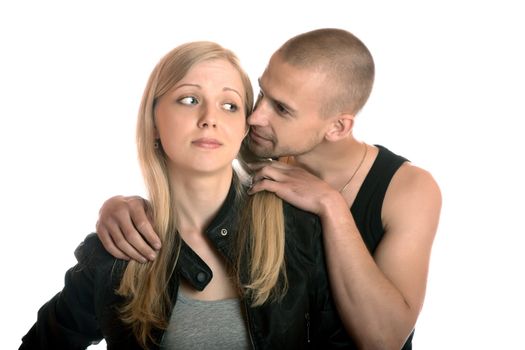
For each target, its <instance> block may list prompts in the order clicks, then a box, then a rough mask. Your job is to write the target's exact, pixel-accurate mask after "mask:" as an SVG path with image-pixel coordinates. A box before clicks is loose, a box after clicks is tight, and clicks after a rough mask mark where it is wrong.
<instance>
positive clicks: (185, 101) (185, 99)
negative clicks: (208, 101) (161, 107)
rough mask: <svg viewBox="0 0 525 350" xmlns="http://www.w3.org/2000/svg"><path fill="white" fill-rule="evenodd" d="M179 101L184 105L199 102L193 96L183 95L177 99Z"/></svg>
mask: <svg viewBox="0 0 525 350" xmlns="http://www.w3.org/2000/svg"><path fill="white" fill-rule="evenodd" d="M179 102H180V103H182V104H184V105H196V104H197V103H199V101H198V100H197V99H196V98H195V97H193V96H186V97H183V98H181V99H180V100H179Z"/></svg>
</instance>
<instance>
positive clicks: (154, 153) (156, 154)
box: [117, 41, 286, 348]
mask: <svg viewBox="0 0 525 350" xmlns="http://www.w3.org/2000/svg"><path fill="white" fill-rule="evenodd" d="M213 59H223V60H227V61H228V62H230V63H231V64H232V65H233V66H234V67H235V69H236V70H237V71H238V72H239V74H240V76H241V79H242V82H243V85H244V89H245V94H244V96H243V99H244V110H245V113H246V115H247V116H248V115H249V114H250V113H251V112H252V108H253V90H252V85H251V82H250V79H249V77H248V75H247V74H246V73H245V72H244V70H243V69H242V68H241V66H240V64H239V61H238V59H237V57H236V56H235V54H233V53H232V52H231V51H229V50H227V49H225V48H223V47H221V46H219V45H218V44H216V43H212V42H206V41H201V42H191V43H187V44H183V45H180V46H178V47H176V48H175V49H173V50H172V51H170V52H169V53H168V54H166V55H165V56H164V57H163V58H162V59H161V60H160V62H159V63H158V64H157V65H156V67H155V68H154V70H153V71H152V73H151V75H150V77H149V80H148V83H147V85H146V88H145V91H144V94H143V97H142V102H141V105H140V110H139V113H138V121H137V148H138V158H139V162H140V166H141V170H142V173H143V176H144V181H145V184H146V187H147V190H148V194H149V200H150V203H151V209H152V211H151V213H152V221H153V227H154V229H155V231H156V232H157V233H158V235H159V237H160V239H161V241H162V249H161V250H160V252H159V254H158V256H157V258H156V259H155V261H153V262H148V263H145V264H141V263H138V262H135V261H131V262H129V263H128V265H127V266H126V270H125V272H124V274H123V277H122V280H121V283H120V286H119V288H118V290H117V293H118V294H119V295H122V296H124V297H125V301H124V303H123V305H122V306H121V309H120V311H121V319H122V321H123V322H124V323H126V324H129V325H130V326H131V327H132V330H133V333H134V335H135V337H136V338H137V340H138V341H139V342H140V344H141V345H142V346H143V347H145V348H147V347H148V343H150V341H153V340H154V337H153V335H152V332H153V331H154V329H165V328H166V327H167V325H168V322H169V317H170V314H171V311H172V308H173V304H172V300H171V295H170V293H169V290H170V289H169V288H168V282H169V280H170V278H171V276H172V274H173V272H174V269H175V266H176V263H177V258H178V254H179V250H180V244H181V241H180V237H179V235H178V233H177V223H176V222H175V215H174V212H173V210H174V209H173V208H174V205H173V198H172V191H171V187H170V186H171V184H170V180H169V175H168V174H169V173H168V168H167V156H166V154H165V153H164V151H163V150H162V147H158V148H155V147H154V144H155V141H156V140H155V125H154V107H155V103H156V101H157V100H158V99H159V98H161V97H162V96H163V95H164V94H166V93H167V92H168V91H170V90H171V89H172V88H173V87H174V86H175V84H176V83H177V82H179V81H180V80H181V79H182V78H183V77H184V76H185V75H186V74H187V73H188V71H189V70H190V69H191V68H192V67H193V66H194V65H195V64H197V63H200V62H203V61H207V60H213ZM238 192H239V194H242V190H240V189H239V190H238ZM240 198H241V200H243V201H246V204H245V205H243V206H242V208H244V209H243V211H244V213H243V214H242V215H241V218H242V219H241V221H240V223H241V224H240V225H239V230H240V232H239V236H242V237H244V238H243V239H240V240H238V242H237V244H238V246H237V251H238V252H239V255H238V262H237V263H236V265H235V266H233V267H232V269H234V273H235V274H236V277H237V278H236V280H237V281H238V283H239V285H238V287H239V288H240V290H241V291H242V293H243V294H244V296H247V297H249V298H250V300H251V303H252V305H261V304H262V303H264V302H265V301H267V300H268V298H270V297H272V296H277V297H278V296H280V295H283V293H284V292H285V290H286V277H285V276H286V274H285V265H284V218H283V212H282V201H281V200H280V199H278V198H277V197H276V196H275V195H273V194H268V193H263V194H258V195H255V196H251V197H250V198H248V199H246V197H245V196H242V195H241V196H240ZM246 259H247V260H248V266H249V268H248V278H247V281H244V280H243V279H242V278H241V273H240V269H239V268H240V266H242V263H241V261H243V262H244V263H245V262H246ZM279 276H284V279H281V278H280V277H279ZM241 281H242V282H244V283H241ZM280 281H284V282H280Z"/></svg>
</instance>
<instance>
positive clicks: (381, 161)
mask: <svg viewBox="0 0 525 350" xmlns="http://www.w3.org/2000/svg"><path fill="white" fill-rule="evenodd" d="M375 146H376V147H377V148H378V149H379V153H378V154H377V158H376V160H375V161H374V164H372V168H371V169H370V171H369V172H368V175H367V176H366V178H365V181H363V184H362V185H361V188H360V189H359V192H358V193H357V196H356V198H355V200H354V203H353V204H352V207H351V208H350V212H351V213H352V216H353V217H354V221H355V223H356V225H357V228H358V229H359V233H360V234H361V237H362V238H363V241H364V242H365V244H366V247H367V248H368V251H369V252H370V254H374V252H375V250H376V248H377V246H378V245H379V242H380V241H381V239H382V238H383V235H384V234H385V229H384V227H383V223H382V221H381V209H382V207H383V200H384V199H385V194H386V190H387V188H388V185H389V184H390V181H391V180H392V177H393V176H394V174H395V173H396V171H397V170H398V169H399V167H400V166H401V165H402V164H403V163H404V162H406V161H407V159H406V158H403V157H401V156H398V155H397V154H395V153H392V152H391V151H389V150H388V149H387V148H385V147H383V146H380V145H375ZM413 335H414V332H412V334H410V337H409V338H408V340H407V342H406V343H405V345H404V346H403V349H402V350H410V349H412V337H413Z"/></svg>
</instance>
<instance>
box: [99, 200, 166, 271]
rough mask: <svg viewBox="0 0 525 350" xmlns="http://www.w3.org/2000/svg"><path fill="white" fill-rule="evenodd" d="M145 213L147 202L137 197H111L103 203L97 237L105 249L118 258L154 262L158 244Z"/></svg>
mask: <svg viewBox="0 0 525 350" xmlns="http://www.w3.org/2000/svg"><path fill="white" fill-rule="evenodd" d="M148 213H149V205H148V202H147V201H146V200H144V199H143V198H141V197H138V196H132V197H124V196H115V197H112V198H110V199H108V200H107V201H106V202H104V204H103V205H102V208H100V211H99V220H98V221H97V234H98V237H99V238H100V240H101V241H102V244H103V245H104V247H105V248H106V250H107V251H108V252H109V253H110V254H111V255H113V256H114V257H116V258H119V259H124V260H129V259H133V260H136V261H138V262H142V263H145V262H146V261H147V260H154V259H155V257H156V256H157V253H156V251H157V250H159V249H160V247H161V243H160V239H159V237H158V235H157V234H156V233H155V231H154V230H153V227H152V225H151V217H150V215H148Z"/></svg>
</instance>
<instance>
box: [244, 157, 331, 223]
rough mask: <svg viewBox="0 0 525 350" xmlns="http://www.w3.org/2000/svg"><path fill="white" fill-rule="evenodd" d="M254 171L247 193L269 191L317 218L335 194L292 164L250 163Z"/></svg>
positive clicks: (274, 162) (321, 181)
mask: <svg viewBox="0 0 525 350" xmlns="http://www.w3.org/2000/svg"><path fill="white" fill-rule="evenodd" d="M249 167H250V168H251V169H252V170H254V171H255V174H254V176H253V179H252V183H253V184H252V186H251V188H250V189H249V191H248V193H249V194H254V193H257V192H260V191H269V192H273V193H275V194H276V195H277V196H279V197H280V198H282V199H283V200H285V201H286V202H288V203H290V204H292V205H294V206H296V207H298V208H300V209H302V210H305V211H309V212H311V213H314V214H317V215H320V214H321V212H322V210H323V209H324V206H323V201H325V200H328V199H329V198H330V197H331V196H334V195H335V196H339V193H338V192H337V191H336V190H335V189H333V188H332V187H331V186H330V185H329V184H328V183H326V182H324V181H323V180H321V179H320V178H318V177H317V176H315V175H313V174H311V173H309V172H308V171H306V170H304V169H302V168H299V167H297V166H294V165H290V164H285V163H283V162H279V161H272V162H261V163H250V164H249Z"/></svg>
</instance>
